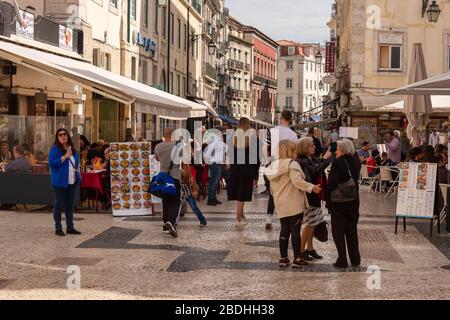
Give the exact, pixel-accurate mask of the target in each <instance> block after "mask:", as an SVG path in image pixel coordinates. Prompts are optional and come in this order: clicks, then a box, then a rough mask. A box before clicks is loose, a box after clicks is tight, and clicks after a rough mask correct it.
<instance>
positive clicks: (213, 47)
mask: <svg viewBox="0 0 450 320" xmlns="http://www.w3.org/2000/svg"><path fill="white" fill-rule="evenodd" d="M216 48H217V47H216V44H215V43H214V41H212V40H211V42H210V43H209V44H208V53H209V55H210V56H213V55H215V54H216Z"/></svg>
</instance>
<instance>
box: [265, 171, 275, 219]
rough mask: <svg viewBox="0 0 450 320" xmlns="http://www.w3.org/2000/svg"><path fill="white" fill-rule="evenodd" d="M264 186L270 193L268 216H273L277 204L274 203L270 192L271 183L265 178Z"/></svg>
mask: <svg viewBox="0 0 450 320" xmlns="http://www.w3.org/2000/svg"><path fill="white" fill-rule="evenodd" d="M264 184H265V186H266V189H267V190H268V191H269V202H268V203H267V214H268V215H270V216H273V214H274V212H275V202H274V201H273V196H272V193H271V192H270V181H269V179H267V177H266V176H264Z"/></svg>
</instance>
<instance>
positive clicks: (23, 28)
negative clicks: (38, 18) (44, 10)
mask: <svg viewBox="0 0 450 320" xmlns="http://www.w3.org/2000/svg"><path fill="white" fill-rule="evenodd" d="M19 11H20V15H21V16H22V19H23V21H24V22H25V25H21V24H20V22H19V20H18V19H17V21H16V35H18V36H21V37H24V38H27V39H31V40H34V15H33V14H32V13H29V12H26V11H23V10H19Z"/></svg>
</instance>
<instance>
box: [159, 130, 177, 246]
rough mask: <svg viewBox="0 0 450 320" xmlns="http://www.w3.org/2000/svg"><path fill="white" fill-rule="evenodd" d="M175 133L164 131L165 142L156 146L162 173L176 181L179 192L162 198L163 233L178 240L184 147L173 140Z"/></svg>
mask: <svg viewBox="0 0 450 320" xmlns="http://www.w3.org/2000/svg"><path fill="white" fill-rule="evenodd" d="M173 131H174V129H173V128H165V129H164V141H163V142H161V143H159V144H158V145H157V146H156V148H155V158H156V160H157V161H159V163H160V171H161V172H164V173H168V174H169V175H170V176H171V177H172V178H173V179H174V184H175V188H176V190H177V192H176V195H175V196H168V195H165V196H163V197H162V207H163V222H164V226H163V231H164V232H166V233H169V234H170V235H171V236H172V237H174V238H176V237H177V236H178V232H177V229H176V226H177V224H178V221H179V219H180V213H181V184H180V179H181V172H180V161H181V160H180V159H181V155H180V152H181V150H182V146H181V143H178V142H177V141H175V140H173V139H172V133H173Z"/></svg>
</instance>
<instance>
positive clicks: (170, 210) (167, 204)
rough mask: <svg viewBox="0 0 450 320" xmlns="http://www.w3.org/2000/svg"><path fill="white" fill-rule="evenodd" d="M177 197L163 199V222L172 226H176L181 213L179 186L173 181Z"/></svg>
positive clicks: (178, 182)
mask: <svg viewBox="0 0 450 320" xmlns="http://www.w3.org/2000/svg"><path fill="white" fill-rule="evenodd" d="M175 187H176V188H177V195H176V196H174V197H163V198H162V207H163V222H164V223H167V222H170V223H171V224H172V225H173V226H175V225H177V224H178V221H179V220H180V213H181V185H180V181H179V180H176V179H175Z"/></svg>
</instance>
